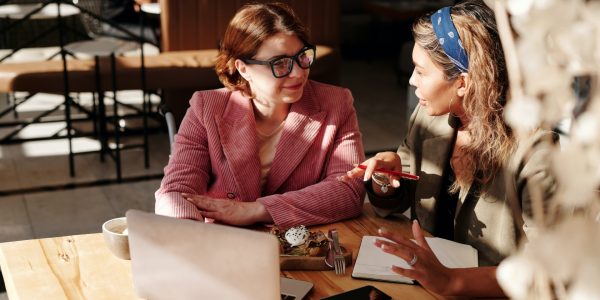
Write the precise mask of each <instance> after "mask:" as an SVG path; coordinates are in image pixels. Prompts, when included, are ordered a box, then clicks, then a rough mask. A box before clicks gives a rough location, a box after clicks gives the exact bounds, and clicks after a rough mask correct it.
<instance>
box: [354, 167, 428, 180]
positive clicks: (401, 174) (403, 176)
mask: <svg viewBox="0 0 600 300" xmlns="http://www.w3.org/2000/svg"><path fill="white" fill-rule="evenodd" d="M357 167H359V168H361V169H363V170H366V169H367V166H365V165H357ZM375 172H380V173H385V174H390V175H396V176H400V177H402V178H405V179H409V180H419V176H417V175H413V174H408V173H404V172H397V171H392V170H386V169H381V168H377V169H375Z"/></svg>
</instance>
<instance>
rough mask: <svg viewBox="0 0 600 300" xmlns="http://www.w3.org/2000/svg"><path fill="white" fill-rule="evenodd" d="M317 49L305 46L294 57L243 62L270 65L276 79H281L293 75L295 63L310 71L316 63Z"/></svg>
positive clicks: (244, 60)
mask: <svg viewBox="0 0 600 300" xmlns="http://www.w3.org/2000/svg"><path fill="white" fill-rule="evenodd" d="M315 53H316V47H315V46H313V45H308V46H304V48H302V49H300V51H299V52H298V53H296V55H294V56H282V57H276V58H273V59H271V60H255V59H242V61H243V62H245V63H247V64H249V65H269V66H271V72H273V76H275V78H281V77H285V76H288V75H289V74H290V73H292V69H293V68H294V61H296V63H298V66H300V68H302V69H305V70H306V69H308V68H310V66H311V65H312V63H313V61H315Z"/></svg>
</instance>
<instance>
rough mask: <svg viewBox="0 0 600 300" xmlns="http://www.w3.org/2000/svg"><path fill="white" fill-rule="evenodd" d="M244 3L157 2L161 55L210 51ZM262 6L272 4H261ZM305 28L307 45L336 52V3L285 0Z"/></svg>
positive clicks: (212, 0)
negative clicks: (329, 48) (189, 51)
mask: <svg viewBox="0 0 600 300" xmlns="http://www.w3.org/2000/svg"><path fill="white" fill-rule="evenodd" d="M247 2H257V1H248V0H219V1H215V0H161V7H162V12H163V13H162V15H161V26H162V28H161V30H162V48H163V51H175V50H196V49H212V48H216V47H217V43H218V41H219V40H220V38H221V37H222V36H223V34H224V33H225V29H226V28H227V24H228V23H229V21H230V20H231V18H232V17H233V15H234V14H235V12H236V11H237V9H238V8H239V7H240V6H242V5H243V4H245V3H247ZM262 2H272V1H270V0H263V1H262ZM282 2H287V3H288V4H290V6H291V7H292V8H293V9H294V11H295V12H296V14H298V16H299V17H300V19H302V21H303V22H304V23H305V24H306V25H307V26H308V28H309V29H310V32H311V41H312V42H313V43H315V44H322V45H328V46H333V47H334V48H336V49H337V48H339V41H340V10H341V7H340V0H288V1H282Z"/></svg>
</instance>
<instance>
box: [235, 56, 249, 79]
mask: <svg viewBox="0 0 600 300" xmlns="http://www.w3.org/2000/svg"><path fill="white" fill-rule="evenodd" d="M234 65H235V68H236V69H237V71H238V73H240V75H241V76H242V77H243V78H244V79H246V81H248V82H250V79H251V77H250V74H249V73H248V70H247V69H246V64H245V63H244V62H243V61H242V60H241V59H236V60H235V61H234Z"/></svg>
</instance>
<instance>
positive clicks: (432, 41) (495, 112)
mask: <svg viewBox="0 0 600 300" xmlns="http://www.w3.org/2000/svg"><path fill="white" fill-rule="evenodd" d="M451 16H452V21H453V23H454V26H455V27H456V29H457V31H458V33H459V35H460V39H461V41H462V44H463V46H464V48H465V50H466V52H467V55H468V57H469V71H468V76H469V81H468V84H467V86H466V94H465V96H464V98H463V99H462V107H463V109H464V113H465V114H466V118H467V119H469V120H470V121H469V124H468V125H467V126H466V128H465V129H466V130H467V131H468V132H469V134H470V136H471V143H470V144H469V145H467V146H465V147H464V148H463V149H462V150H463V152H464V156H463V157H462V159H463V161H464V162H465V164H466V166H465V170H466V172H464V174H463V175H462V176H461V177H458V176H457V178H456V181H455V182H454V183H453V185H452V186H451V187H450V192H457V191H459V190H461V189H466V188H467V187H468V186H469V185H470V184H472V183H473V181H478V182H480V183H483V184H485V183H487V182H489V181H490V180H491V179H493V178H494V176H495V174H496V173H497V172H498V171H500V170H501V169H502V167H504V166H505V164H506V163H507V162H508V160H509V158H510V156H511V155H512V153H513V151H514V149H515V145H516V138H515V136H514V135H513V133H512V131H511V129H510V127H509V126H508V125H507V124H506V123H505V122H504V118H503V113H504V106H505V104H506V93H507V90H508V75H507V72H506V62H505V60H504V53H503V51H502V45H501V44H500V38H499V36H498V29H497V27H496V21H495V18H494V13H493V11H492V10H491V9H490V8H489V7H487V6H486V5H485V4H484V3H483V1H478V0H468V1H464V2H461V3H459V4H457V5H455V6H453V7H452V9H451ZM430 17H431V14H427V15H425V16H423V17H421V18H419V19H418V20H416V21H415V23H414V24H413V36H414V39H415V43H417V44H418V45H419V46H421V47H423V48H424V49H425V51H426V52H427V53H428V54H429V55H430V57H431V58H432V60H433V61H434V62H435V63H436V64H437V65H438V66H441V67H442V70H443V71H444V75H445V78H446V79H447V80H449V81H451V80H454V79H456V78H458V76H459V75H460V71H459V70H458V68H457V67H456V66H455V65H454V64H453V63H452V62H451V61H450V59H449V58H448V57H447V56H446V54H445V53H444V50H443V48H442V47H441V46H440V44H439V42H438V40H437V38H436V36H435V32H434V31H433V27H432V25H431V20H430ZM461 173H463V172H461ZM457 175H458V174H457ZM481 192H482V193H485V190H482V191H481Z"/></svg>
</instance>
